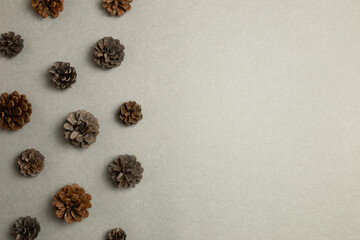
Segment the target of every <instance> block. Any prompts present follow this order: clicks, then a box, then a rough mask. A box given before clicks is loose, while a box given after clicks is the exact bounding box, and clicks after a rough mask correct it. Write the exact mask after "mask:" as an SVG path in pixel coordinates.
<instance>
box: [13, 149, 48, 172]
mask: <svg viewBox="0 0 360 240" xmlns="http://www.w3.org/2000/svg"><path fill="white" fill-rule="evenodd" d="M17 164H18V168H19V170H20V172H21V173H22V174H23V175H24V176H32V177H35V176H37V175H38V174H39V173H40V172H41V170H43V168H44V165H45V164H44V156H43V155H42V154H41V153H40V152H39V151H37V150H35V149H27V150H25V151H23V152H22V153H21V155H20V156H19V158H18V161H17Z"/></svg>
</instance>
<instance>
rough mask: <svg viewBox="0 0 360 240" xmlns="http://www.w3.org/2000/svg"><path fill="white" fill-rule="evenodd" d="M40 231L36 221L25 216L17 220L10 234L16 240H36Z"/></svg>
mask: <svg viewBox="0 0 360 240" xmlns="http://www.w3.org/2000/svg"><path fill="white" fill-rule="evenodd" d="M40 230H41V228H40V224H39V222H38V221H37V219H36V218H31V217H29V216H27V217H25V218H23V217H21V218H19V219H18V220H17V221H16V222H15V223H14V226H13V228H12V231H11V234H12V235H14V236H16V240H33V239H35V238H37V236H38V234H39V232H40Z"/></svg>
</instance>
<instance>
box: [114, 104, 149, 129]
mask: <svg viewBox="0 0 360 240" xmlns="http://www.w3.org/2000/svg"><path fill="white" fill-rule="evenodd" d="M142 118H143V115H142V113H141V105H139V104H137V103H136V102H134V101H129V102H125V103H123V104H122V105H121V107H120V110H119V119H120V120H121V121H122V122H123V123H124V124H125V125H126V126H130V125H135V124H137V123H138V121H140V120H141V119H142Z"/></svg>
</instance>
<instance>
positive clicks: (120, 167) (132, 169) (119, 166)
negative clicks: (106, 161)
mask: <svg viewBox="0 0 360 240" xmlns="http://www.w3.org/2000/svg"><path fill="white" fill-rule="evenodd" d="M109 172H110V177H111V179H112V180H113V181H114V184H115V186H117V187H119V188H129V187H135V185H136V184H138V183H140V181H141V179H142V173H143V172H144V169H143V168H142V167H141V163H140V162H138V161H136V157H135V156H134V155H120V156H119V157H118V158H117V159H116V160H114V161H113V162H112V163H111V164H110V167H109Z"/></svg>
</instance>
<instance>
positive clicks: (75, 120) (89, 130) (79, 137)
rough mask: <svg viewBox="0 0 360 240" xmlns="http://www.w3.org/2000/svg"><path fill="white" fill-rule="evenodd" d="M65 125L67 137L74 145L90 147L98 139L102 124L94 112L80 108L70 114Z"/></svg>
mask: <svg viewBox="0 0 360 240" xmlns="http://www.w3.org/2000/svg"><path fill="white" fill-rule="evenodd" d="M63 127H64V129H65V132H64V135H65V138H66V139H68V140H69V142H70V143H71V144H72V145H75V146H78V147H82V148H88V147H89V146H90V144H92V143H94V142H95V141H96V136H97V135H98V134H99V127H100V126H99V124H98V120H97V118H95V117H94V115H92V113H90V112H86V111H85V110H79V111H76V112H72V113H70V114H69V116H68V118H67V119H66V121H65V123H64V125H63Z"/></svg>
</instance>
